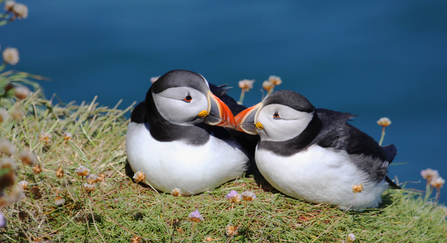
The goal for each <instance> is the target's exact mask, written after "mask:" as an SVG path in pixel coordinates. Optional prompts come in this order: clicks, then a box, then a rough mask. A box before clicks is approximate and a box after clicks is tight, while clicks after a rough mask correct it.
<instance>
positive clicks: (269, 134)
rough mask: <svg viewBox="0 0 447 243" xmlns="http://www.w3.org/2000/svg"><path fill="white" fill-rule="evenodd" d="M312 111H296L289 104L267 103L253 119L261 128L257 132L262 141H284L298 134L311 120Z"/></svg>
mask: <svg viewBox="0 0 447 243" xmlns="http://www.w3.org/2000/svg"><path fill="white" fill-rule="evenodd" d="M312 117H313V112H305V111H297V110H295V109H292V108H290V107H289V106H285V105H280V104H269V105H266V106H264V107H263V108H262V109H261V110H260V111H259V114H258V116H257V118H256V120H255V123H257V122H260V123H261V124H262V126H263V129H258V134H259V136H261V140H263V141H277V142H279V141H286V140H290V139H292V138H294V137H297V136H298V135H300V134H301V133H302V132H303V131H304V129H306V127H307V125H308V124H309V122H310V121H311V120H312Z"/></svg>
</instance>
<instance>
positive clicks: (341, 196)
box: [255, 145, 388, 209]
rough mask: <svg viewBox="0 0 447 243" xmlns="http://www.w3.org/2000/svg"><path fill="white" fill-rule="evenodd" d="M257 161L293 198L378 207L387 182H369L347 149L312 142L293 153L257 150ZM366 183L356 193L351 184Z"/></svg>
mask: <svg viewBox="0 0 447 243" xmlns="http://www.w3.org/2000/svg"><path fill="white" fill-rule="evenodd" d="M255 159H256V164H257V166H258V168H259V171H260V172H261V173H262V175H263V176H264V177H265V179H266V180H267V181H268V182H269V183H270V184H272V186H273V187H275V188H276V189H277V190H279V191H281V192H282V193H284V194H286V195H289V196H291V197H294V198H299V199H303V200H306V201H309V202H315V203H321V202H323V203H328V204H335V205H340V206H341V207H342V208H347V207H349V206H351V205H352V209H362V208H367V207H376V206H378V204H379V203H380V201H381V195H382V193H383V191H385V190H386V189H387V188H388V186H387V184H386V183H385V182H384V181H382V182H380V183H375V182H368V181H367V180H366V178H367V176H368V175H367V174H366V173H365V172H363V171H361V170H359V169H358V168H357V167H356V166H355V165H354V164H353V163H352V162H351V161H350V157H349V155H348V154H347V153H346V151H335V150H332V149H325V148H322V147H320V146H318V145H312V146H310V147H309V148H307V149H306V150H304V151H301V152H299V153H297V154H295V155H292V156H290V157H282V156H278V155H275V154H274V153H272V152H270V151H267V150H258V149H257V150H256V154H255ZM355 184H363V187H364V190H363V191H362V192H361V193H357V195H356V194H354V193H353V192H352V188H351V187H352V186H353V185H355Z"/></svg>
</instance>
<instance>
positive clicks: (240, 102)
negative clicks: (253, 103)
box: [237, 89, 245, 105]
mask: <svg viewBox="0 0 447 243" xmlns="http://www.w3.org/2000/svg"><path fill="white" fill-rule="evenodd" d="M244 97H245V89H242V91H241V97H240V98H239V101H238V102H237V103H238V104H239V105H242V104H243V102H244Z"/></svg>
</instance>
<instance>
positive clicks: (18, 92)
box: [14, 86, 29, 100]
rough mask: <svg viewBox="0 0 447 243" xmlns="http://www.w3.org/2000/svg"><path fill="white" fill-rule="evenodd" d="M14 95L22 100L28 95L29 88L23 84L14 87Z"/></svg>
mask: <svg viewBox="0 0 447 243" xmlns="http://www.w3.org/2000/svg"><path fill="white" fill-rule="evenodd" d="M14 95H15V96H16V97H17V99H19V100H23V99H25V98H26V97H28V95H29V89H28V88H27V87H25V86H19V87H16V88H15V89H14Z"/></svg>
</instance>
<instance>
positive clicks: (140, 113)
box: [130, 101, 147, 123]
mask: <svg viewBox="0 0 447 243" xmlns="http://www.w3.org/2000/svg"><path fill="white" fill-rule="evenodd" d="M145 104H146V101H141V102H140V103H139V104H138V105H137V106H135V109H133V111H132V114H131V115H130V120H131V121H132V122H136V123H145V122H147V117H146V105H145Z"/></svg>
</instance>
